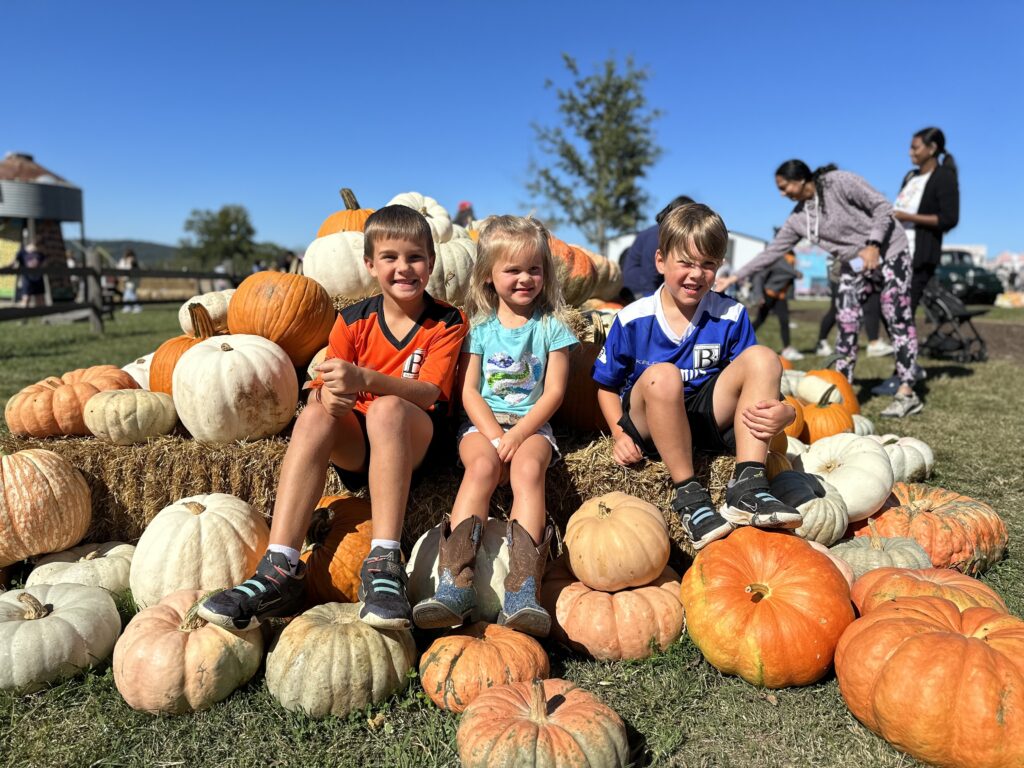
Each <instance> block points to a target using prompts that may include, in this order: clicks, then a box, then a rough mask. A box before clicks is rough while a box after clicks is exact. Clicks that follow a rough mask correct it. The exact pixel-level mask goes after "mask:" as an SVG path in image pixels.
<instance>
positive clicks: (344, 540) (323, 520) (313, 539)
mask: <svg viewBox="0 0 1024 768" xmlns="http://www.w3.org/2000/svg"><path fill="white" fill-rule="evenodd" d="M371 511H372V510H371V508H370V502H369V501H368V500H367V499H360V498H358V497H355V496H324V497H323V498H322V499H320V501H319V502H317V505H316V509H315V510H314V511H313V519H312V522H311V524H310V527H309V533H308V534H307V535H306V541H307V542H308V546H307V547H306V549H305V550H304V551H303V552H302V560H303V561H304V562H305V563H306V595H307V599H308V601H309V604H310V605H319V604H321V603H355V602H358V600H359V569H360V568H361V567H362V565H363V560H365V559H366V556H367V555H369V554H370V541H371V540H372V539H373V521H372V519H371Z"/></svg>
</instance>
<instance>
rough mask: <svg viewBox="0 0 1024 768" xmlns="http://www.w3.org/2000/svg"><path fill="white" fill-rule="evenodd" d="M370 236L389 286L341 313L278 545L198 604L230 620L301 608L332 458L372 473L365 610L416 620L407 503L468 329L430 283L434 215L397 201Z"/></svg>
mask: <svg viewBox="0 0 1024 768" xmlns="http://www.w3.org/2000/svg"><path fill="white" fill-rule="evenodd" d="M365 235H366V246H365V254H364V260H365V262H366V268H367V269H368V270H369V271H370V274H372V275H373V276H374V278H376V280H377V281H378V283H380V289H381V293H380V295H377V296H373V297H371V298H369V299H366V300H364V301H361V302H358V303H356V304H353V305H352V306H350V307H347V308H346V309H344V310H342V312H341V313H340V315H339V317H338V319H337V320H336V321H335V324H334V328H333V329H332V330H331V337H330V348H329V353H328V355H327V359H326V360H325V361H324V362H323V363H322V364H321V365H320V366H319V367H318V368H317V370H318V371H319V373H320V376H319V377H318V379H317V380H316V381H314V382H313V384H312V387H313V393H312V394H311V395H310V398H309V402H308V404H307V405H306V407H305V408H304V409H303V411H302V413H301V414H299V417H298V419H297V420H296V422H295V428H294V430H293V431H292V437H291V441H290V443H289V445H288V451H287V453H286V454H285V458H284V463H283V465H282V467H281V479H280V482H279V485H278V490H277V500H276V502H275V504H274V518H273V524H272V526H271V529H270V546H269V547H268V549H267V553H266V555H265V556H264V558H263V560H262V561H261V562H260V565H259V567H258V568H257V571H256V574H255V575H254V576H253V577H252V578H251V579H248V580H247V581H245V582H244V583H242V584H240V585H238V586H237V587H234V588H232V589H228V590H225V591H223V592H220V593H218V594H216V595H213V596H212V597H210V598H208V599H207V600H206V601H205V602H204V603H203V605H202V607H201V608H200V609H199V615H200V616H201V617H202V618H204V619H206V620H207V621H209V622H212V623H214V624H217V625H219V626H222V627H225V628H227V629H233V630H243V629H247V628H249V627H253V626H256V625H257V624H259V621H260V619H262V618H266V617H269V616H291V615H294V614H295V613H297V612H298V611H299V610H300V609H301V607H302V603H303V597H304V592H305V584H304V577H305V566H304V565H303V564H302V563H300V562H299V548H300V547H301V545H302V541H303V538H304V537H305V534H306V530H307V528H308V527H309V523H310V516H311V514H312V510H313V508H314V507H315V506H316V502H317V501H318V499H319V498H320V494H321V492H322V490H323V486H324V477H325V475H326V471H327V469H328V466H329V465H331V464H333V465H334V467H335V469H336V470H337V471H338V473H339V475H341V476H342V478H343V480H345V479H350V478H352V477H367V476H368V481H369V487H370V500H371V502H372V504H373V536H374V539H373V543H372V546H371V551H370V554H369V556H368V557H367V558H366V560H365V561H364V562H363V566H362V569H361V572H360V578H361V580H362V584H361V586H360V590H359V597H360V599H361V600H362V601H363V605H362V607H361V609H360V612H359V615H360V617H361V618H362V619H363V620H364V621H366V622H367V623H368V624H371V625H373V626H375V627H380V628H384V629H402V628H407V627H409V626H411V619H412V612H411V609H410V607H409V601H408V598H407V597H406V593H405V584H406V575H405V568H404V567H403V565H402V555H401V551H400V550H399V540H400V538H401V534H402V523H403V521H404V518H405V506H406V502H407V500H408V496H409V486H410V482H411V478H412V472H413V470H414V469H415V468H416V467H418V466H419V464H420V463H421V462H422V461H423V459H424V457H425V455H426V453H427V449H428V447H429V446H430V443H431V441H432V439H433V438H434V435H435V432H436V431H437V430H436V429H435V427H436V426H437V422H438V421H439V420H441V419H443V418H446V416H447V411H448V400H449V396H450V395H451V390H452V386H453V383H454V380H455V369H456V364H457V362H458V359H459V351H460V349H461V347H462V341H463V339H464V337H465V335H466V331H467V327H468V326H467V325H466V321H465V318H464V317H463V315H462V313H461V312H460V311H459V310H458V309H455V308H454V307H451V306H449V305H448V304H444V303H442V302H439V301H436V300H435V299H433V298H432V297H431V296H430V294H428V293H427V292H426V286H427V280H428V278H429V277H430V272H431V270H432V269H433V267H434V257H435V256H434V243H433V238H432V237H431V233H430V227H429V226H428V224H427V221H426V219H424V218H423V216H421V215H420V214H419V213H418V212H417V211H415V210H413V209H412V208H406V207H404V206H400V205H392V206H387V207H385V208H381V209H380V210H379V211H377V212H376V213H374V214H373V215H372V216H370V218H369V219H367V221H366V231H365ZM346 484H347V485H351V482H347V483H346Z"/></svg>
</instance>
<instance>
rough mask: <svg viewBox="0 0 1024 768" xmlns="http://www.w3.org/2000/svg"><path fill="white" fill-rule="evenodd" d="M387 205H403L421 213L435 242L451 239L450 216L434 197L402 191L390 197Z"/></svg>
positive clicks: (445, 241) (444, 241)
mask: <svg viewBox="0 0 1024 768" xmlns="http://www.w3.org/2000/svg"><path fill="white" fill-rule="evenodd" d="M388 205H404V206H406V207H407V208H412V209H413V210H416V211H419V212H420V213H422V214H423V217H424V218H425V219H426V220H427V224H429V225H430V232H431V234H432V235H433V236H434V242H435V243H447V242H448V241H449V240H451V239H452V217H451V216H449V215H448V211H447V210H446V209H445V207H444V206H443V205H441V204H440V203H439V202H437V200H435V199H434V198H432V197H427V196H426V195H421V194H420V193H419V192H403V193H402V194H400V195H395V196H394V197H393V198H391V199H390V200H389V201H388Z"/></svg>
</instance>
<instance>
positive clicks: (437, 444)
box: [331, 410, 455, 491]
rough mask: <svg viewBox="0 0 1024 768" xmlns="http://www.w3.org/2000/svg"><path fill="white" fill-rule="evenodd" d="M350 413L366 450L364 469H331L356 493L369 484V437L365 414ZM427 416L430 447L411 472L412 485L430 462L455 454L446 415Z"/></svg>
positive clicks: (450, 424) (451, 431)
mask: <svg viewBox="0 0 1024 768" xmlns="http://www.w3.org/2000/svg"><path fill="white" fill-rule="evenodd" d="M352 413H353V414H354V415H355V417H356V420H357V421H358V422H359V427H360V429H361V430H362V432H363V447H364V448H365V449H366V469H364V470H351V469H344V468H343V467H339V466H338V465H337V464H333V463H332V464H331V467H332V468H333V469H334V472H335V474H336V475H337V476H338V479H339V480H340V481H341V484H342V485H344V486H345V487H346V488H348V490H350V491H357V490H359V489H360V488H365V487H366V486H367V485H369V482H370V474H369V473H370V436H369V435H367V434H366V414H365V413H363V412H362V411H356V410H353V411H352ZM427 416H429V417H430V423H431V425H433V427H434V433H433V435H431V437H430V445H428V446H427V453H426V455H425V456H424V457H423V461H422V462H420V465H419V466H418V467H416V468H415V469H413V471H412V482H413V483H414V484H415V483H416V482H417V481H418V480H419V478H420V476H421V475H422V474H423V470H424V468H425V467H427V466H428V465H430V464H431V463H432V462H435V461H437V460H441V459H443V458H444V457H445V456H447V457H449V458H450V457H451V456H452V454H454V453H455V447H454V445H455V431H454V429H453V428H452V420H451V419H450V418H449V417H448V416H447V414H444V413H438V412H437V411H427Z"/></svg>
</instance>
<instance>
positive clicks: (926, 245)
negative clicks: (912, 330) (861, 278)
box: [893, 128, 960, 314]
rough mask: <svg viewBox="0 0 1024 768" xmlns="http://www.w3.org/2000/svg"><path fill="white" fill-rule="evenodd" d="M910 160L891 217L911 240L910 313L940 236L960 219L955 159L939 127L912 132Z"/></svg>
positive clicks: (934, 261)
mask: <svg viewBox="0 0 1024 768" xmlns="http://www.w3.org/2000/svg"><path fill="white" fill-rule="evenodd" d="M939 157H941V158H942V164H941V165H939ZM910 160H911V162H913V163H914V165H916V166H917V169H916V170H912V171H910V172H909V173H908V174H907V175H906V176H904V177H903V184H902V185H901V186H900V192H899V195H897V196H896V202H895V203H894V204H893V208H894V212H893V217H894V218H895V219H896V220H897V221H899V222H902V223H903V228H904V229H905V230H906V233H907V239H908V240H909V241H910V254H911V256H912V257H913V268H914V274H913V278H912V280H911V284H910V311H911V314H913V313H914V312H916V311H917V305H918V303H919V302H920V301H921V294H923V293H924V287H925V286H926V285H927V284H928V281H929V280H931V279H932V276H933V275H934V274H935V269H936V267H938V266H939V257H940V256H941V255H942V236H943V234H945V233H946V232H948V231H949V230H951V229H952V228H953V227H955V226H956V225H957V222H958V221H959V220H960V185H959V182H958V180H957V169H956V163H955V162H954V161H953V156H952V155H951V154H949V153H948V152H947V151H946V137H945V135H944V134H943V133H942V131H941V130H939V129H938V128H924V129H922V130H920V131H918V132H917V133H915V134H914V137H913V139H911V142H910Z"/></svg>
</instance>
